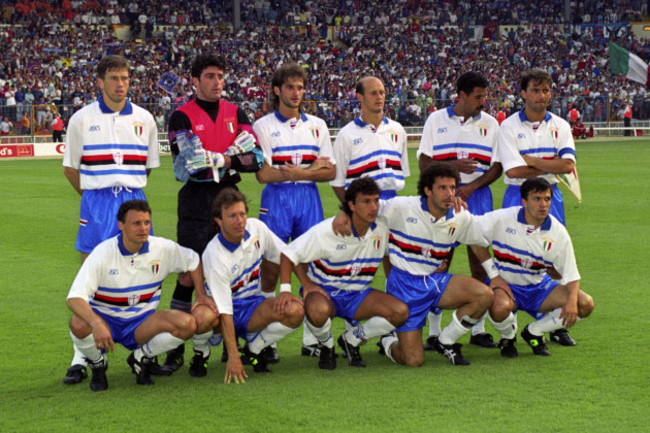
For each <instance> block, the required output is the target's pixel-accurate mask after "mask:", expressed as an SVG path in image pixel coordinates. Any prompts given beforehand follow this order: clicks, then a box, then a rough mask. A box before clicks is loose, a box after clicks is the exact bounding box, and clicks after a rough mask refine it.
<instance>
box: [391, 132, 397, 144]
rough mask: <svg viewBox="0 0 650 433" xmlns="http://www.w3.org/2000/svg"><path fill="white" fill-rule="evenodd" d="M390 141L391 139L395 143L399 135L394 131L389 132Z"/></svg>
mask: <svg viewBox="0 0 650 433" xmlns="http://www.w3.org/2000/svg"><path fill="white" fill-rule="evenodd" d="M390 141H392V142H393V143H397V142H398V141H399V135H397V134H396V133H394V132H393V133H391V134H390Z"/></svg>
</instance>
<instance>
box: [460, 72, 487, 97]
mask: <svg viewBox="0 0 650 433" xmlns="http://www.w3.org/2000/svg"><path fill="white" fill-rule="evenodd" d="M489 85H490V83H488V80H487V79H486V78H485V77H484V76H483V75H481V74H479V73H478V72H465V73H464V74H463V75H461V76H460V77H458V80H456V92H458V94H460V92H465V94H466V95H469V94H470V93H472V92H473V91H474V88H475V87H480V88H482V89H487V88H488V87H489Z"/></svg>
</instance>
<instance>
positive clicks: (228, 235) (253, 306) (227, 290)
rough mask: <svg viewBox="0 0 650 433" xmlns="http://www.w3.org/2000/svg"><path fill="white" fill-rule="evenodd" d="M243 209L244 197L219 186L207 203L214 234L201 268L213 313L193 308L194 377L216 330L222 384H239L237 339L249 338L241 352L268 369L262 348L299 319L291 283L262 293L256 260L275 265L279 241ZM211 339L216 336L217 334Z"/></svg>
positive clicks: (201, 370) (255, 364)
mask: <svg viewBox="0 0 650 433" xmlns="http://www.w3.org/2000/svg"><path fill="white" fill-rule="evenodd" d="M247 212H248V206H247V205H246V197H244V195H243V194H242V193H240V192H239V191H236V190H234V189H232V188H228V189H224V190H222V191H221V192H220V193H219V195H218V196H217V198H216V199H215V201H214V203H213V205H212V215H213V218H214V224H215V225H217V226H218V227H219V233H218V234H217V235H216V236H215V237H214V238H213V239H212V240H211V241H210V243H209V244H208V246H207V247H206V249H205V251H204V252H203V269H204V273H205V277H206V281H207V288H208V291H209V293H210V294H211V295H212V297H213V298H214V300H215V302H216V304H217V307H218V313H215V311H214V310H211V309H210V308H208V307H207V306H205V305H197V306H195V307H194V311H193V313H192V314H193V316H194V317H195V318H196V323H197V335H195V336H194V337H193V338H192V342H193V343H194V358H193V359H192V362H191V364H190V374H191V375H192V376H194V377H202V376H205V375H206V374H207V361H208V358H209V356H210V339H211V338H212V337H213V331H214V332H217V333H219V334H221V336H222V337H223V341H224V346H225V349H226V350H227V353H228V363H227V364H226V375H225V378H224V383H230V382H231V381H232V380H234V381H235V382H236V383H243V382H244V380H245V378H246V377H247V375H246V372H245V371H244V368H243V365H242V361H241V359H240V356H239V353H238V349H237V337H242V338H245V339H246V341H247V342H248V344H247V345H246V346H244V347H243V348H242V353H243V354H244V356H245V357H246V358H248V360H249V361H250V362H251V364H252V365H253V369H254V371H255V372H270V371H271V370H270V369H269V367H268V365H267V360H266V358H265V357H264V356H263V355H262V354H261V352H262V351H263V350H264V348H266V347H268V346H270V345H271V344H273V343H275V342H276V341H279V340H281V339H282V338H284V337H286V336H287V335H289V334H290V333H292V332H293V331H294V330H295V329H296V328H297V327H298V326H300V323H302V319H303V316H304V311H303V307H302V302H301V301H300V300H299V299H298V298H296V297H295V296H294V295H292V294H291V286H289V288H288V290H286V289H285V290H281V292H280V294H279V295H278V297H277V298H266V297H265V296H264V295H263V293H262V291H261V287H260V264H261V261H262V259H263V258H264V259H266V260H268V261H270V262H272V263H276V264H279V263H280V250H281V249H282V247H283V246H284V242H282V241H281V240H280V239H279V238H278V237H277V236H276V235H274V234H273V232H272V231H271V230H269V228H268V227H267V226H266V225H265V224H264V223H263V222H261V221H259V220H257V219H254V218H247V217H246V214H247ZM216 339H217V341H218V340H220V338H219V336H217V338H216ZM212 341H214V339H213V340H212Z"/></svg>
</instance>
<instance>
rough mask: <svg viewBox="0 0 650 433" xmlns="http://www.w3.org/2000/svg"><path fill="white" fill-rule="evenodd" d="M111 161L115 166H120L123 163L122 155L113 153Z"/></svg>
mask: <svg viewBox="0 0 650 433" xmlns="http://www.w3.org/2000/svg"><path fill="white" fill-rule="evenodd" d="M113 161H115V164H117V165H122V164H123V163H124V155H122V153H121V152H115V153H114V154H113Z"/></svg>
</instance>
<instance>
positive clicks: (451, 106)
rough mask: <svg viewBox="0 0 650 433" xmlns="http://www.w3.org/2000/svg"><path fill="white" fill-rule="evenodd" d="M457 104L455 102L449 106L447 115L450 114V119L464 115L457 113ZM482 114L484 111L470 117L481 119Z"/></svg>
mask: <svg viewBox="0 0 650 433" xmlns="http://www.w3.org/2000/svg"><path fill="white" fill-rule="evenodd" d="M455 106H456V104H453V105H450V106H449V107H447V115H448V116H449V118H450V119H451V118H453V117H463V116H461V115H459V114H456V112H455V111H454V107H455ZM482 114H483V112H482V111H481V112H480V113H478V114H477V115H476V116H472V117H470V119H475V120H479V119H480V118H481V115H482Z"/></svg>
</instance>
